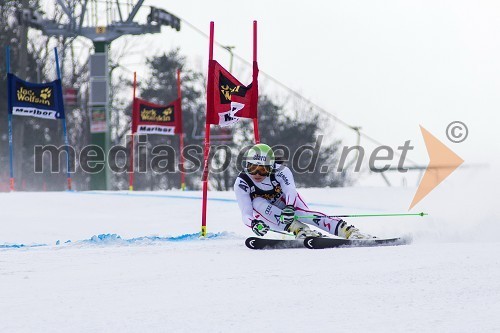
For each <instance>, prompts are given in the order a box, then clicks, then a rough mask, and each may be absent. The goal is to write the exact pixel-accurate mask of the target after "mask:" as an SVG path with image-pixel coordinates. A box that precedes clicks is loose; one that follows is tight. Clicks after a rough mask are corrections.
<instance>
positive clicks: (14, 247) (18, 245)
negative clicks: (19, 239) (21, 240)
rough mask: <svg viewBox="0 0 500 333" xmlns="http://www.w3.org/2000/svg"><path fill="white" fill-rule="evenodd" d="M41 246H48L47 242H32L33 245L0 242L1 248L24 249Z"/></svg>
mask: <svg viewBox="0 0 500 333" xmlns="http://www.w3.org/2000/svg"><path fill="white" fill-rule="evenodd" d="M41 246H47V244H31V245H26V244H0V249H22V248H29V247H41Z"/></svg>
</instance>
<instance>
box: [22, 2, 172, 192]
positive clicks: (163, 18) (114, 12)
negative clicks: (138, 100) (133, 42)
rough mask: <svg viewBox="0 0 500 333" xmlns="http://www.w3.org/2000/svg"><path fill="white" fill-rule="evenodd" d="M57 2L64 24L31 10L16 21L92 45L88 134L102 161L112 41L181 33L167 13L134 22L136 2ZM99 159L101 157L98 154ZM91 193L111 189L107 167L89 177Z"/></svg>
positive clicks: (107, 140)
mask: <svg viewBox="0 0 500 333" xmlns="http://www.w3.org/2000/svg"><path fill="white" fill-rule="evenodd" d="M133 2H134V1H133V0H125V1H124V2H119V0H115V1H113V0H76V1H64V0H57V3H56V6H58V7H59V8H60V9H61V10H62V11H63V12H64V14H65V16H66V23H58V22H55V21H54V20H49V19H44V18H43V17H42V14H41V13H39V12H37V11H34V10H32V9H26V7H24V9H22V10H21V11H20V12H19V13H18V18H19V19H20V20H22V22H23V23H24V24H26V25H28V26H30V27H32V28H35V29H38V30H41V31H42V33H43V34H45V35H47V36H63V37H68V38H72V37H73V38H74V37H86V38H88V39H90V40H91V41H92V42H93V44H94V54H92V55H91V56H90V82H89V87H90V89H89V93H90V94H89V96H90V98H89V106H90V110H89V112H90V131H91V137H92V145H95V146H98V147H100V148H101V149H100V150H101V151H102V152H104V156H96V157H95V160H99V161H105V160H106V159H107V152H108V150H109V148H110V141H111V140H110V128H109V119H110V117H109V112H110V108H109V105H108V94H109V84H110V82H109V77H110V70H109V67H108V50H109V47H110V44H111V42H112V41H114V40H115V39H117V38H119V37H121V36H124V35H144V34H152V33H159V32H161V26H170V27H172V28H173V29H175V30H177V31H180V28H181V27H180V19H179V18H178V17H176V16H174V15H172V14H170V13H169V12H167V11H165V10H163V9H160V8H156V7H150V13H149V15H148V17H147V22H146V24H139V23H137V22H135V21H134V18H135V16H136V15H137V12H138V11H139V9H140V8H141V6H142V5H143V3H144V0H138V1H137V2H136V3H135V4H134V3H133ZM103 16H105V17H103ZM98 155H100V154H98ZM90 189H91V190H107V189H110V177H109V170H108V163H105V167H104V168H103V170H102V171H101V172H98V173H95V174H92V175H91V182H90Z"/></svg>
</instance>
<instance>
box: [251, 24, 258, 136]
mask: <svg viewBox="0 0 500 333" xmlns="http://www.w3.org/2000/svg"><path fill="white" fill-rule="evenodd" d="M256 65H257V21H253V75H252V76H253V80H252V81H253V82H254V84H255V83H257V82H256V81H257V78H256V77H255V76H256V68H255V67H256ZM256 95H257V96H255V98H257V101H256V102H255V103H256V104H257V105H258V98H259V95H258V91H257V93H256ZM253 133H254V140H255V143H260V135H259V120H258V116H256V117H255V118H253Z"/></svg>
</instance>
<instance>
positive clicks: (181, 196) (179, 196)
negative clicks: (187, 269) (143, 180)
mask: <svg viewBox="0 0 500 333" xmlns="http://www.w3.org/2000/svg"><path fill="white" fill-rule="evenodd" d="M73 193H81V194H100V195H119V196H130V197H145V198H169V199H189V200H202V199H203V197H201V196H192V197H188V196H184V195H176V194H153V193H151V194H149V193H137V192H106V191H82V192H73ZM207 200H208V201H219V202H238V201H236V199H228V198H208V199H207ZM309 206H317V207H333V208H344V207H346V206H342V205H333V204H324V203H315V202H311V203H309Z"/></svg>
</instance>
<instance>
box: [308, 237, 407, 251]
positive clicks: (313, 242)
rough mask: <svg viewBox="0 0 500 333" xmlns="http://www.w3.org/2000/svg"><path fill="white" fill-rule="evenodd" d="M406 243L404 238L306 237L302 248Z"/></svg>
mask: <svg viewBox="0 0 500 333" xmlns="http://www.w3.org/2000/svg"><path fill="white" fill-rule="evenodd" d="M407 243H408V241H407V240H405V239H404V238H389V239H376V238H374V239H366V240H361V239H356V240H354V239H353V240H349V239H342V238H329V237H306V239H305V240H304V246H305V247H307V248H309V249H329V248H336V247H372V246H394V245H405V244H407Z"/></svg>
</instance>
